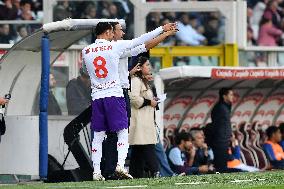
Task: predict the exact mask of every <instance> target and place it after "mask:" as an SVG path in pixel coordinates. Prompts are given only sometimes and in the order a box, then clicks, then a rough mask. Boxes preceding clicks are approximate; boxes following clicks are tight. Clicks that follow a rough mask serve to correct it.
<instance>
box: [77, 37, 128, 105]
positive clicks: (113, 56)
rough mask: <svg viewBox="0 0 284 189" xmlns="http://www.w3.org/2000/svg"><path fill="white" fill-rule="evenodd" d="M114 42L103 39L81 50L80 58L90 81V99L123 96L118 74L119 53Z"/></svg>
mask: <svg viewBox="0 0 284 189" xmlns="http://www.w3.org/2000/svg"><path fill="white" fill-rule="evenodd" d="M115 46H116V44H115V43H112V42H110V41H107V40H104V39H97V40H96V41H95V43H93V44H91V45H89V46H87V47H85V48H84V49H83V50H82V58H83V61H84V63H85V65H86V68H87V70H88V73H89V75H90V79H91V83H92V99H93V100H95V99H99V98H105V97H111V96H116V97H123V92H122V89H121V87H120V80H119V74H118V64H119V53H118V52H117V51H118V50H117V48H116V47H115Z"/></svg>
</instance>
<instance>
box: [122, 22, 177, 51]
mask: <svg viewBox="0 0 284 189" xmlns="http://www.w3.org/2000/svg"><path fill="white" fill-rule="evenodd" d="M176 27H177V24H176V23H168V24H165V25H163V26H160V27H158V28H156V29H155V30H153V31H151V32H148V33H145V34H143V35H141V36H140V37H137V38H134V39H132V40H119V41H117V44H118V45H119V48H120V50H121V51H125V50H126V49H132V48H135V47H136V46H139V45H142V44H143V43H145V42H146V41H149V40H151V39H153V38H155V37H157V36H159V35H160V34H161V33H162V32H167V31H170V30H173V29H175V28H176Z"/></svg>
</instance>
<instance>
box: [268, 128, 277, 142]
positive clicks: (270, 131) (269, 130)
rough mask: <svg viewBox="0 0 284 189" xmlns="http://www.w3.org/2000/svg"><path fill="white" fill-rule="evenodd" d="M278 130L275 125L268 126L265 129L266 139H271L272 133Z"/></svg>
mask: <svg viewBox="0 0 284 189" xmlns="http://www.w3.org/2000/svg"><path fill="white" fill-rule="evenodd" d="M278 130H279V128H278V127H276V126H270V127H268V128H267V129H266V135H267V137H268V139H271V137H272V135H273V134H274V133H276V132H277V131H278Z"/></svg>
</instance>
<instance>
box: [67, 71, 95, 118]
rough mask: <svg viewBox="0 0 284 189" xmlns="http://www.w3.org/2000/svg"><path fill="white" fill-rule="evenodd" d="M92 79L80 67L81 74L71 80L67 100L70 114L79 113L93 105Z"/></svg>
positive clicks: (68, 85)
mask: <svg viewBox="0 0 284 189" xmlns="http://www.w3.org/2000/svg"><path fill="white" fill-rule="evenodd" d="M91 100H92V99H91V81H90V77H89V75H88V74H87V73H85V72H84V71H83V69H82V68H81V69H80V76H78V77H77V78H75V79H72V80H70V81H69V83H68V84H67V87H66V101H67V109H68V114H69V115H79V114H80V113H82V112H83V111H84V110H85V109H86V108H88V107H89V106H90V105H91Z"/></svg>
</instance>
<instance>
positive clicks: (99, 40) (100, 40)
mask: <svg viewBox="0 0 284 189" xmlns="http://www.w3.org/2000/svg"><path fill="white" fill-rule="evenodd" d="M95 42H96V43H103V42H109V41H108V40H106V39H96V41H95Z"/></svg>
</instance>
